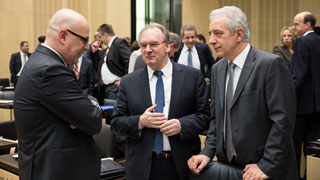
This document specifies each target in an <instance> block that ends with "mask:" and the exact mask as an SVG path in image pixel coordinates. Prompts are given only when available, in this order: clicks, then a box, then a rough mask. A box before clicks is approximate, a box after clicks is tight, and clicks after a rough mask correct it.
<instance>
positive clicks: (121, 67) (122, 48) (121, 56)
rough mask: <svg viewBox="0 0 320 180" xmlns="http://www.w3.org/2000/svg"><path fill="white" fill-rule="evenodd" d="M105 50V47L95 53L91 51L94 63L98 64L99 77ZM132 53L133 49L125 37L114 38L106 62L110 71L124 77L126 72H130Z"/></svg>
mask: <svg viewBox="0 0 320 180" xmlns="http://www.w3.org/2000/svg"><path fill="white" fill-rule="evenodd" d="M105 51H106V50H105V49H104V50H102V51H97V52H95V53H93V54H92V53H91V57H92V58H91V59H92V61H93V62H94V64H97V67H96V70H97V72H99V78H100V74H101V72H100V70H101V66H102V63H103V58H104V54H105ZM130 55H131V49H130V47H129V46H128V42H127V41H126V40H125V39H121V38H118V37H116V38H115V39H114V40H113V42H112V45H111V47H110V49H109V52H108V55H107V62H106V63H107V66H108V68H109V70H110V72H111V73H112V74H115V75H117V76H119V77H122V76H124V75H125V74H128V65H129V58H130ZM96 62H98V63H96ZM99 82H100V81H99Z"/></svg>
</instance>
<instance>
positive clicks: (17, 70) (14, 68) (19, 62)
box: [10, 41, 31, 86]
mask: <svg viewBox="0 0 320 180" xmlns="http://www.w3.org/2000/svg"><path fill="white" fill-rule="evenodd" d="M30 56H31V53H29V43H28V42H27V41H21V43H20V51H19V52H17V53H14V54H12V55H11V58H10V73H11V79H10V82H11V83H12V84H13V86H16V84H17V82H18V79H19V76H20V74H21V71H22V69H23V67H24V65H25V64H26V62H27V61H28V59H29V57H30Z"/></svg>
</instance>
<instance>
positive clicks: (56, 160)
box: [14, 9, 101, 180]
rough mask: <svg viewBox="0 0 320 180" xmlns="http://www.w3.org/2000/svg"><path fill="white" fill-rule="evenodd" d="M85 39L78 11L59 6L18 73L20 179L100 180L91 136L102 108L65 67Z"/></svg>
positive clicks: (86, 32)
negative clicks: (44, 32) (38, 42)
mask: <svg viewBox="0 0 320 180" xmlns="http://www.w3.org/2000/svg"><path fill="white" fill-rule="evenodd" d="M88 37H89V24H88V21H87V20H86V19H85V18H84V17H83V16H82V15H81V14H79V13H77V12H75V11H73V10H69V9H62V10H59V11H58V12H56V13H55V14H54V15H53V16H52V18H51V19H50V21H49V25H48V30H47V36H46V40H45V42H44V44H42V45H39V46H38V47H37V49H36V51H35V52H34V53H33V55H32V56H31V57H30V60H29V62H28V63H27V64H26V65H25V67H24V68H23V71H22V72H21V76H20V79H19V82H18V84H17V87H16V90H15V96H14V115H15V118H16V119H15V120H16V128H17V134H18V141H19V151H18V153H19V177H20V179H21V180H31V179H32V180H43V179H46V180H56V179H59V180H88V179H90V180H98V179H100V168H101V167H100V163H101V160H100V150H99V148H98V146H97V144H96V143H95V141H94V139H93V135H94V134H97V133H99V131H100V129H101V111H100V108H99V107H98V106H97V102H95V101H94V100H90V99H89V98H88V97H86V96H85V95H84V94H83V92H82V90H81V89H80V86H79V84H78V82H77V79H76V76H75V75H74V73H73V72H72V71H71V70H70V68H69V67H68V65H71V64H74V63H77V60H78V58H79V56H80V55H81V54H82V53H83V52H84V51H85V50H87V49H88Z"/></svg>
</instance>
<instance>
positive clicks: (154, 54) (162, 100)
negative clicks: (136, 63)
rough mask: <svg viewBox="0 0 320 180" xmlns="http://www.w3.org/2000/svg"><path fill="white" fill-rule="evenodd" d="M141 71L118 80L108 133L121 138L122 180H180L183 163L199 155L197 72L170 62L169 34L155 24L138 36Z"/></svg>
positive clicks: (201, 97) (202, 106) (201, 121)
mask: <svg viewBox="0 0 320 180" xmlns="http://www.w3.org/2000/svg"><path fill="white" fill-rule="evenodd" d="M139 44H140V47H141V52H142V57H143V60H144V62H145V63H146V64H147V66H146V67H145V68H143V69H139V70H137V71H135V72H132V73H130V74H128V75H127V76H125V77H123V78H122V79H121V83H120V88H119V89H120V90H119V94H118V98H117V103H116V105H115V108H114V114H113V116H112V119H111V128H112V130H113V131H114V132H115V133H118V134H121V135H126V136H127V149H126V176H127V179H128V180H136V179H139V180H155V179H172V180H177V179H180V180H185V179H187V177H188V174H189V171H190V170H189V169H188V166H187V160H188V159H189V158H190V157H191V156H192V155H194V154H197V153H198V152H199V151H200V139H199V133H200V132H201V131H203V130H205V129H207V128H208V115H209V107H208V104H207V90H206V86H205V81H204V78H203V76H202V73H201V72H200V71H199V70H197V69H195V68H190V67H187V66H184V65H180V64H176V63H172V62H171V61H170V60H169V57H168V54H169V51H170V42H169V33H168V31H167V30H166V29H165V28H164V27H163V26H162V25H160V24H151V25H148V26H145V27H144V28H143V29H142V30H141V32H140V34H139Z"/></svg>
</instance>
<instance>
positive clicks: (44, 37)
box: [38, 36, 46, 44]
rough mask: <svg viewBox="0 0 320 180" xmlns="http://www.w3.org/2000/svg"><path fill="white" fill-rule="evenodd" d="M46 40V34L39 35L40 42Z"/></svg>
mask: <svg viewBox="0 0 320 180" xmlns="http://www.w3.org/2000/svg"><path fill="white" fill-rule="evenodd" d="M45 40H46V36H39V37H38V41H39V44H42V43H44V41H45Z"/></svg>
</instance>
